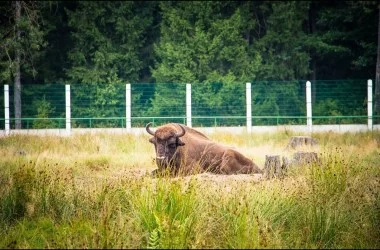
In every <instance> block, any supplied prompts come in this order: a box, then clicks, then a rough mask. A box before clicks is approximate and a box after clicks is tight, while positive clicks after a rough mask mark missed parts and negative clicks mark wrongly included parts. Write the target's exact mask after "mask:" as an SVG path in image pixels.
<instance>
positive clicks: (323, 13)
mask: <svg viewBox="0 0 380 250" xmlns="http://www.w3.org/2000/svg"><path fill="white" fill-rule="evenodd" d="M0 12H1V13H2V15H1V16H0V36H1V40H0V84H1V85H4V84H10V85H11V88H12V91H13V93H14V98H13V99H12V100H11V101H12V104H13V105H14V110H12V116H14V117H16V118H17V117H22V116H25V115H24V114H25V112H26V113H27V109H28V108H27V107H24V106H23V107H22V110H23V113H24V114H23V115H22V116H21V99H22V98H21V97H22V94H21V89H22V88H21V86H29V85H32V86H33V85H37V84H49V85H51V84H53V85H55V84H79V85H81V86H83V89H87V87H85V86H84V85H96V86H102V90H103V92H106V93H107V94H108V95H107V96H108V100H106V101H105V102H108V103H113V102H115V101H114V100H112V94H111V95H110V94H109V93H112V92H113V93H115V91H116V90H115V89H117V88H118V87H115V86H118V85H120V84H121V85H123V84H125V83H132V84H143V83H169V84H179V83H192V84H194V86H200V87H198V88H199V91H198V92H199V93H198V94H197V93H195V94H194V97H193V98H194V99H195V100H200V102H202V100H208V99H209V97H208V96H204V93H205V91H204V88H213V90H214V92H215V91H219V89H221V90H222V91H223V92H224V94H225V99H226V100H229V98H230V99H231V100H233V99H234V98H233V97H229V96H228V94H230V95H233V94H236V93H234V91H231V90H233V86H234V85H236V84H242V83H245V82H253V83H255V82H260V83H263V82H264V83H265V82H271V83H272V84H273V82H278V83H274V84H277V85H279V84H281V82H286V81H306V80H310V81H314V82H315V83H317V82H318V81H321V80H348V81H351V80H357V79H364V80H365V81H366V80H367V79H373V80H374V89H375V91H374V92H375V93H374V96H375V99H374V100H375V105H374V106H375V110H376V111H377V112H378V109H379V108H380V105H379V104H378V102H379V101H380V98H378V96H379V93H380V88H379V87H378V86H379V85H380V83H378V82H379V76H380V66H377V65H378V64H379V63H378V62H377V61H379V59H377V57H378V54H379V53H378V50H379V48H378V36H379V32H378V29H379V25H378V24H379V6H378V2H377V1H192V2H188V1H98V2H95V1H2V2H1V3H0ZM377 68H378V70H376V69H377ZM209 83H212V84H215V83H223V84H225V85H223V86H226V88H224V89H223V88H221V87H220V86H219V87H218V85H217V86H216V87H215V85H212V86H211V87H209V85H207V84H209ZM355 83H357V81H351V82H350V83H348V84H355ZM344 84H346V85H347V82H345V83H344ZM316 85H317V84H314V85H313V87H314V88H317V86H316ZM176 86H177V85H175V86H173V85H161V86H160V87H158V88H157V89H156V90H155V91H152V92H151V93H150V95H153V92H154V93H155V96H154V97H153V96H149V93H148V94H146V93H145V95H148V96H145V97H144V98H146V100H150V104H151V105H152V108H151V110H150V111H149V112H151V113H152V112H153V113H154V111H155V110H156V111H157V112H156V113H154V114H156V115H157V114H158V115H163V112H161V111H158V110H159V107H158V106H159V105H160V104H162V103H163V102H165V101H167V99H165V98H164V97H162V96H160V92H161V93H164V92H167V91H168V90H172V91H173V90H174V91H175V90H176ZM375 87H376V88H375ZM257 88H260V87H259V85H258V86H257ZM352 88H353V89H354V88H355V86H352ZM29 89H31V88H29ZM283 89H286V90H287V91H290V92H292V93H293V95H296V96H298V95H299V93H298V92H299V88H298V87H295V88H294V90H289V89H288V88H287V87H286V86H285V85H284V87H283ZM178 91H182V90H178ZM95 92H96V91H95ZM98 92H99V91H98ZM98 92H97V93H98ZM237 92H238V94H239V93H240V90H238V91H237ZM277 92H279V93H280V94H281V93H282V92H283V90H282V89H281V88H280V89H278V90H277ZM87 93H88V92H86V90H83V91H82V93H78V95H79V96H81V97H83V98H85V97H86V95H87ZM98 94H99V93H98ZM202 94H203V96H202ZM26 95H27V93H26ZM100 95H101V94H100ZM118 95H120V94H118V93H115V96H118ZM142 95H144V93H143V94H142ZM239 95H240V94H239ZM274 95H276V93H274ZM140 97H141V96H140ZM315 97H316V96H313V98H315ZM99 98H101V97H99ZM115 98H116V97H115ZM136 98H138V97H136ZM242 98H244V93H242ZM116 99H117V98H116ZM144 100H145V99H144ZM152 100H153V101H152ZM329 101H330V100H324V102H323V103H319V105H320V106H323V105H325V106H326V105H327V106H328V105H329V103H328V102H329ZM264 102H265V100H264ZM297 102H298V101H294V103H295V104H294V105H297ZM152 103H153V104H155V105H153V104H152ZM140 104H141V105H144V103H140ZM169 104H170V103H169ZM172 104H174V105H175V103H172ZM36 105H40V106H41V105H42V106H43V105H45V107H46V106H48V105H49V103H41V102H40V103H39V104H36ZM157 105H158V106H157ZM208 105H213V103H212V102H210V103H208ZM289 105H293V104H289ZM267 106H268V105H267ZM272 106H273V105H272ZM267 108H269V109H270V110H276V108H273V107H271V105H269V107H267ZM35 109H36V108H35ZM96 110H100V109H96ZM205 112H208V111H207V110H206V111H205ZM297 112H298V113H300V112H301V111H297ZM297 112H295V114H298V113H297ZM111 113H112V112H111ZM111 113H107V114H106V113H105V114H101V115H100V114H97V113H96V112H95V113H92V114H89V113H88V112H87V114H80V115H81V116H86V115H91V116H95V117H96V116H112V115H118V114H116V113H114V114H111ZM277 113H278V112H277ZM280 113H281V112H280ZM301 113H302V112H301ZM341 113H342V112H341ZM343 113H344V112H343ZM142 115H144V114H142ZM145 115H146V114H145ZM227 115H231V114H230V113H228V114H227ZM232 115H233V114H232ZM280 115H289V114H280ZM293 115H294V114H293ZM351 115H352V114H351ZM56 116H60V115H59V114H58V115H56ZM16 126H17V124H16ZM20 126H21V125H20Z"/></svg>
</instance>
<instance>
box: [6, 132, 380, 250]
mask: <svg viewBox="0 0 380 250" xmlns="http://www.w3.org/2000/svg"><path fill="white" fill-rule="evenodd" d="M291 135H294V134H289V133H285V132H281V133H280V132H279V133H268V134H254V133H253V134H252V135H247V134H241V135H235V134H212V135H210V137H211V138H212V139H214V140H216V141H219V142H222V143H224V144H228V145H231V146H234V147H237V148H239V149H240V150H241V151H242V152H243V153H244V154H246V155H247V156H248V157H250V158H252V159H254V160H255V161H256V162H258V163H259V166H261V167H262V164H263V162H264V159H265V155H266V154H268V155H269V154H273V153H274V152H275V153H276V154H277V153H280V154H282V153H283V154H285V153H286V152H285V151H284V150H283V149H284V148H285V147H286V144H287V142H288V140H289V138H290V136H291ZM313 137H315V138H317V140H318V141H319V145H320V146H319V148H318V149H317V152H318V154H319V158H320V162H319V163H318V164H314V165H309V166H300V167H296V168H293V169H291V170H290V171H289V173H288V175H287V176H286V177H285V178H284V179H271V180H265V181H260V182H257V181H255V180H253V179H250V178H238V176H236V178H235V177H234V176H231V177H226V176H213V175H210V174H208V175H205V174H202V175H194V176H189V177H176V178H168V177H162V178H157V179H152V178H151V177H150V176H149V175H148V174H145V173H149V172H150V171H151V170H153V169H155V166H154V162H152V158H153V156H154V150H153V147H152V145H151V144H150V143H149V142H148V138H149V136H147V135H139V136H133V135H107V134H95V135H90V134H84V135H74V136H72V137H58V136H57V137H56V136H26V135H12V136H9V137H4V138H0V154H1V155H2V157H1V159H0V248H151V249H154V248H379V247H380V240H379V239H380V226H379V225H380V199H379V195H380V147H379V145H380V133H379V132H374V133H346V134H335V133H318V134H314V135H313ZM287 153H288V154H289V152H287Z"/></svg>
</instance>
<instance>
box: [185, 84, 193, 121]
mask: <svg viewBox="0 0 380 250" xmlns="http://www.w3.org/2000/svg"><path fill="white" fill-rule="evenodd" d="M186 125H187V126H188V127H192V123H191V84H190V83H187V84H186Z"/></svg>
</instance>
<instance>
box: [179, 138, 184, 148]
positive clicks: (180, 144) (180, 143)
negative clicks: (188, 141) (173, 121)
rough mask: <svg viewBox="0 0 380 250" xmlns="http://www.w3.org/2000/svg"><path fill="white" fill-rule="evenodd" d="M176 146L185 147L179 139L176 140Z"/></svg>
mask: <svg viewBox="0 0 380 250" xmlns="http://www.w3.org/2000/svg"><path fill="white" fill-rule="evenodd" d="M177 145H178V146H185V143H184V142H183V141H181V139H179V138H177Z"/></svg>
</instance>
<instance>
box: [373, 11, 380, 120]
mask: <svg viewBox="0 0 380 250" xmlns="http://www.w3.org/2000/svg"><path fill="white" fill-rule="evenodd" d="M377 8H378V12H379V17H378V27H377V61H376V80H375V98H374V99H375V107H374V111H375V112H374V113H375V115H378V114H379V113H380V112H379V111H380V110H379V109H380V4H379V5H378V6H377Z"/></svg>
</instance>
